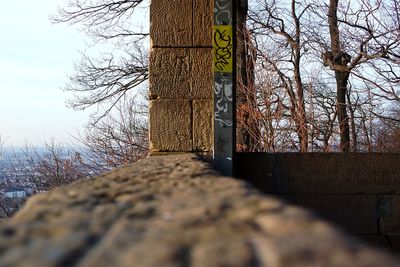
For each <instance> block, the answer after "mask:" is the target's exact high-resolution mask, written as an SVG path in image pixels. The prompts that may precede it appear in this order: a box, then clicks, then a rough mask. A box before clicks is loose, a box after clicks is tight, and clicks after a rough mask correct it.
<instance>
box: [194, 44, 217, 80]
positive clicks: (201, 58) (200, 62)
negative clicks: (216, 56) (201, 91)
mask: <svg viewBox="0 0 400 267" xmlns="http://www.w3.org/2000/svg"><path fill="white" fill-rule="evenodd" d="M190 60H191V64H192V72H191V73H192V75H194V76H200V77H206V76H211V77H212V50H211V48H194V49H190Z"/></svg>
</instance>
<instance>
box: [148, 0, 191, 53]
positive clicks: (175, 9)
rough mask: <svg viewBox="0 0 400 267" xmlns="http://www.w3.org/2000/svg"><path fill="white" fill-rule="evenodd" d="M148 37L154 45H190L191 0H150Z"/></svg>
mask: <svg viewBox="0 0 400 267" xmlns="http://www.w3.org/2000/svg"><path fill="white" fill-rule="evenodd" d="M150 37H151V40H152V45H153V46H155V47H157V46H166V47H173V46H175V47H176V46H178V47H179V46H192V45H193V2H192V0H168V1H165V0H152V1H151V5H150Z"/></svg>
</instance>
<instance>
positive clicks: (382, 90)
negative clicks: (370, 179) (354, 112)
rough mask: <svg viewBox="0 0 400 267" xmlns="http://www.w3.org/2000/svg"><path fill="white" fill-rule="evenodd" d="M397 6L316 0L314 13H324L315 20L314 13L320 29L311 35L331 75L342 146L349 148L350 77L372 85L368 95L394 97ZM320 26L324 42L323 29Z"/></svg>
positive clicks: (390, 1)
mask: <svg viewBox="0 0 400 267" xmlns="http://www.w3.org/2000/svg"><path fill="white" fill-rule="evenodd" d="M398 5H399V2H398V0H387V1H382V0H358V1H348V0H340V1H339V0H330V1H329V4H325V3H319V5H318V8H316V9H315V10H314V11H315V14H326V17H324V16H320V18H321V19H320V20H318V19H317V17H316V16H315V17H314V18H315V23H318V25H319V29H320V31H319V32H318V33H317V32H316V31H314V32H312V34H313V37H312V38H313V39H314V40H317V42H318V43H319V45H320V46H321V47H323V51H322V59H323V63H324V65H325V66H329V67H330V69H331V70H332V71H333V72H334V74H335V79H336V87H337V112H338V123H339V126H340V136H341V141H340V147H341V150H342V151H349V149H350V125H349V116H348V109H349V107H350V106H349V103H348V102H347V100H348V99H349V98H348V97H347V95H348V94H347V93H348V86H349V82H350V79H352V80H353V82H352V83H353V84H355V85H356V84H357V83H361V82H364V83H369V84H371V85H373V86H374V87H375V90H374V91H373V94H375V95H379V96H380V97H382V98H383V99H384V100H395V101H398V99H399V97H398V85H399V80H398V78H397V75H396V74H395V73H396V70H398V68H399V64H398V63H399V49H400V47H399V42H398V40H399V34H398V29H399V13H400V10H399V6H398ZM325 21H326V22H327V23H325ZM325 25H326V27H327V28H328V29H329V37H330V43H327V42H326V39H328V38H326V36H325V35H324V34H323V31H324V29H325V28H324V27H325ZM314 26H315V25H314ZM314 28H315V27H314ZM353 139H354V138H353ZM353 147H354V145H353Z"/></svg>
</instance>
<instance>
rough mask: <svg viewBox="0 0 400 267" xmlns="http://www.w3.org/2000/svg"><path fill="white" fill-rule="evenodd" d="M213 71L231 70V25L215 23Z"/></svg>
mask: <svg viewBox="0 0 400 267" xmlns="http://www.w3.org/2000/svg"><path fill="white" fill-rule="evenodd" d="M213 65H214V72H232V69H233V30H232V26H231V25H215V26H214V31H213Z"/></svg>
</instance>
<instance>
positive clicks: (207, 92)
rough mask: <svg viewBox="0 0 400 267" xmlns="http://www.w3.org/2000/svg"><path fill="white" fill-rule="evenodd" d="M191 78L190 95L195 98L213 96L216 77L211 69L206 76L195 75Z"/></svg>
mask: <svg viewBox="0 0 400 267" xmlns="http://www.w3.org/2000/svg"><path fill="white" fill-rule="evenodd" d="M191 80H192V82H191V90H190V95H191V96H192V97H193V98H213V92H214V91H213V88H214V79H213V75H212V72H211V71H210V73H208V74H207V75H204V76H198V75H194V76H192V78H191Z"/></svg>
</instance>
